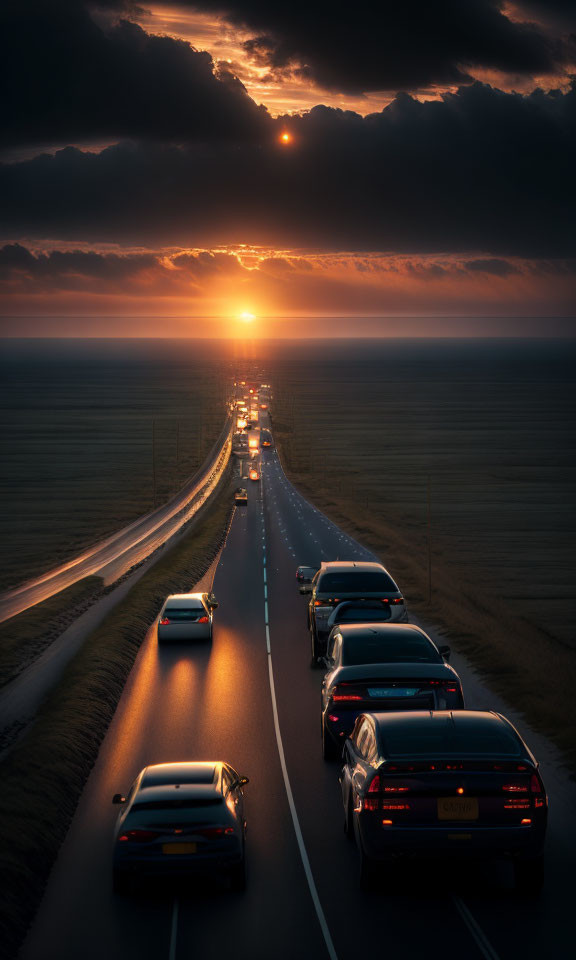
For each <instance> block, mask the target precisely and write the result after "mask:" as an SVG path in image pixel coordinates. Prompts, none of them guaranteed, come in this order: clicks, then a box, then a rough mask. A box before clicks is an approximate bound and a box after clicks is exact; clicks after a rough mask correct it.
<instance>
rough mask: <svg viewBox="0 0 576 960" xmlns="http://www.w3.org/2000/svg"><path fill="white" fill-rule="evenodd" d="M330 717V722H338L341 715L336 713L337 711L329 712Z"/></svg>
mask: <svg viewBox="0 0 576 960" xmlns="http://www.w3.org/2000/svg"><path fill="white" fill-rule="evenodd" d="M328 719H329V721H330V723H338V721H339V719H340V717H339V716H338V714H336V713H329V714H328Z"/></svg>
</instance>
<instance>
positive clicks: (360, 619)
mask: <svg viewBox="0 0 576 960" xmlns="http://www.w3.org/2000/svg"><path fill="white" fill-rule="evenodd" d="M334 619H335V622H336V623H370V621H374V620H389V619H390V605H389V604H387V605H386V606H385V607H384V606H383V605H382V604H380V605H379V606H377V607H350V608H348V609H347V610H342V612H341V613H337V614H336V616H335V618H334Z"/></svg>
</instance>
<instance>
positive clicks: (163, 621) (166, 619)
mask: <svg viewBox="0 0 576 960" xmlns="http://www.w3.org/2000/svg"><path fill="white" fill-rule="evenodd" d="M160 623H161V624H162V626H163V627H165V626H167V624H169V623H170V621H169V619H168V617H162V619H161V621H160Z"/></svg>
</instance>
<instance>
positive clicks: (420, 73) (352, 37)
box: [160, 0, 574, 93]
mask: <svg viewBox="0 0 576 960" xmlns="http://www.w3.org/2000/svg"><path fill="white" fill-rule="evenodd" d="M160 2H161V3H162V2H163V0H160ZM187 6H190V7H192V8H200V9H202V10H205V11H206V12H208V13H214V12H216V11H217V12H220V13H222V14H223V15H224V16H225V17H227V18H228V19H229V20H231V21H232V22H233V23H236V24H238V25H240V26H242V27H244V28H247V29H248V30H249V31H251V32H253V33H254V37H253V38H252V39H250V40H248V41H247V43H246V49H247V51H248V52H249V53H250V54H252V55H253V56H254V57H255V58H256V59H258V60H260V61H261V62H262V63H263V64H265V65H266V66H267V67H269V68H270V69H271V70H272V71H273V72H274V71H278V72H279V73H282V71H285V70H290V69H296V70H298V71H300V72H301V73H302V74H304V75H305V76H307V77H309V78H310V79H311V80H313V81H314V82H315V83H317V84H319V85H320V86H322V87H324V88H325V89H330V90H337V91H340V92H346V93H363V92H368V91H374V90H398V89H407V90H410V89H415V88H417V87H427V86H430V85H432V84H455V83H463V82H467V81H468V80H469V79H470V77H469V74H468V70H469V69H472V68H474V67H482V68H491V69H498V70H502V71H505V72H510V73H514V74H528V75H535V74H536V75H538V74H543V73H553V72H555V71H556V70H557V68H558V66H559V65H560V64H562V63H563V62H565V61H566V60H567V59H568V60H569V59H570V57H571V56H573V55H574V47H573V45H572V44H571V43H570V41H569V40H568V38H560V37H555V36H553V35H552V34H551V32H550V31H549V30H547V29H545V28H544V27H542V26H541V25H539V24H538V23H529V22H518V21H513V20H511V19H509V18H508V17H507V16H506V14H505V12H504V9H503V8H504V3H503V2H502V0H404V2H401V3H399V2H398V0H380V2H379V3H373V2H369V3H366V2H365V3H351V2H350V0H315V2H314V3H310V2H309V0H274V2H271V0H189V3H188V4H187ZM545 6H546V3H545V0H541V2H537V0H534V2H533V3H532V2H530V0H527V7H528V8H529V10H530V11H534V10H536V12H537V10H538V8H539V9H540V10H544V9H545ZM555 6H556V7H557V8H558V9H559V10H561V9H563V8H564V4H562V3H561V0H556V3H555ZM527 19H531V16H528V15H527Z"/></svg>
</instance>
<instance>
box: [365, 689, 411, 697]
mask: <svg viewBox="0 0 576 960" xmlns="http://www.w3.org/2000/svg"><path fill="white" fill-rule="evenodd" d="M418 689H419V688H418V687H368V696H370V697H414V696H416V694H417V693H418Z"/></svg>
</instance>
